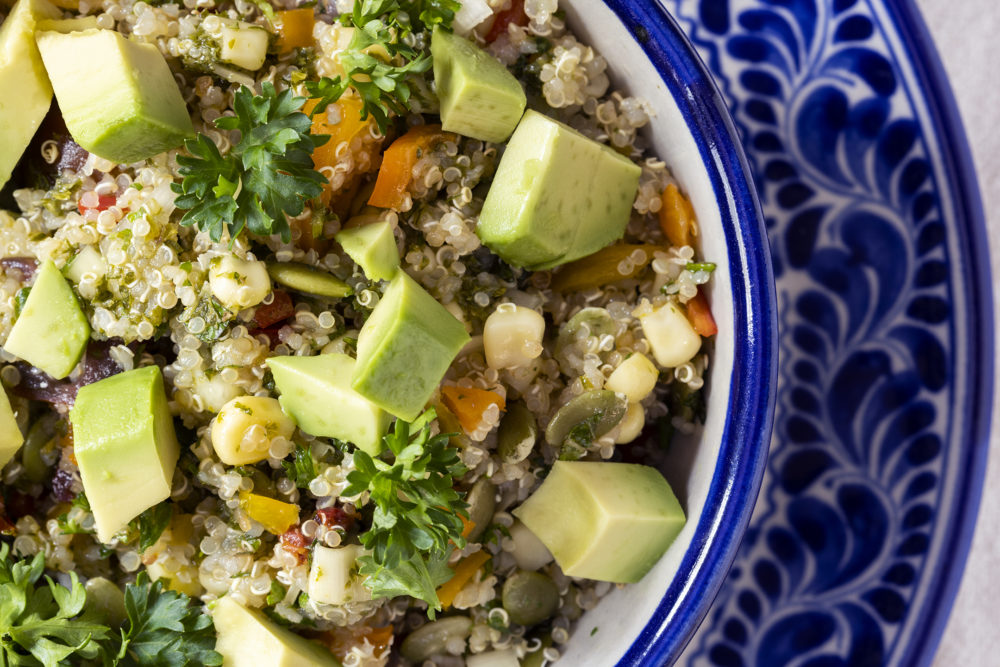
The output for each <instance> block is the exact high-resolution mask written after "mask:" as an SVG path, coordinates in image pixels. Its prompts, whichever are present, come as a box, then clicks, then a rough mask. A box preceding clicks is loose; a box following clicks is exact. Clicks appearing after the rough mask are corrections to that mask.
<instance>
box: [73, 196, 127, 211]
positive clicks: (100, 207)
mask: <svg viewBox="0 0 1000 667" xmlns="http://www.w3.org/2000/svg"><path fill="white" fill-rule="evenodd" d="M117 203H118V197H116V196H114V195H99V196H98V197H97V206H84V205H83V202H82V201H81V202H79V203H78V204H77V205H76V208H77V210H78V211H80V215H83V214H85V213H86V212H87V211H90V210H97V211H106V210H108V209H109V208H111V207H112V206H114V205H115V204H117Z"/></svg>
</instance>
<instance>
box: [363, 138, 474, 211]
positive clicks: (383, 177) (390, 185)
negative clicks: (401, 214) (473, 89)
mask: <svg viewBox="0 0 1000 667" xmlns="http://www.w3.org/2000/svg"><path fill="white" fill-rule="evenodd" d="M456 139H457V137H456V136H455V135H454V134H452V133H451V132H444V131H442V130H441V126H440V125H418V126H416V127H411V128H410V129H409V130H408V131H407V132H406V134H404V135H403V136H401V137H400V138H398V139H396V140H395V141H394V142H392V144H391V145H390V146H389V148H387V149H386V151H385V154H384V155H383V156H382V166H381V168H379V171H378V178H377V179H376V180H375V190H374V191H373V192H372V196H371V198H370V199H369V200H368V203H369V205H371V206H377V207H379V208H391V209H393V210H394V211H398V210H400V209H401V208H402V207H403V205H404V204H405V203H406V190H407V188H408V187H409V185H410V181H412V180H413V166H414V165H415V164H417V161H418V160H419V159H420V158H421V157H423V154H424V153H425V152H426V151H429V150H430V149H431V148H432V147H433V146H434V145H435V144H437V143H440V142H442V141H448V140H451V141H455V140H456Z"/></svg>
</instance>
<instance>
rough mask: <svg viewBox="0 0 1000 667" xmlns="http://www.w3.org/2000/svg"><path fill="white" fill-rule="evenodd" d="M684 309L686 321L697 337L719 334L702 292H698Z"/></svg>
mask: <svg viewBox="0 0 1000 667" xmlns="http://www.w3.org/2000/svg"><path fill="white" fill-rule="evenodd" d="M686 307H687V316H688V320H689V321H690V322H691V326H692V327H694V330H695V331H696V332H697V333H698V335H699V336H704V337H706V338H707V337H708V336H714V335H715V334H717V333H719V327H718V325H716V324H715V318H714V317H712V309H711V308H709V306H708V299H706V298H705V293H704V292H702V291H701V290H698V294H697V295H695V296H694V298H692V299H689V300H688V302H687V304H686Z"/></svg>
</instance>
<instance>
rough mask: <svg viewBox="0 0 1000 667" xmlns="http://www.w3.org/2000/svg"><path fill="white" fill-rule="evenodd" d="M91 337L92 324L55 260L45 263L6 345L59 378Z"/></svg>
mask: <svg viewBox="0 0 1000 667" xmlns="http://www.w3.org/2000/svg"><path fill="white" fill-rule="evenodd" d="M88 340H90V324H89V323H88V322H87V318H86V317H85V316H84V314H83V311H82V310H81V309H80V303H79V302H78V301H77V300H76V296H75V295H74V294H73V290H72V288H70V286H69V283H67V282H66V279H65V278H63V277H62V274H61V273H60V272H59V269H57V268H56V265H55V264H53V263H52V262H44V263H42V266H41V268H40V269H39V271H38V276H37V277H36V278H35V282H34V284H33V285H32V286H31V292H30V293H29V294H28V298H27V300H26V301H25V302H24V308H22V309H21V314H20V315H19V316H18V318H17V321H15V322H14V326H13V327H12V328H11V330H10V335H9V336H7V342H6V343H4V345H3V347H4V349H5V350H7V351H8V352H10V353H11V354H13V355H14V356H16V357H20V358H22V359H24V360H25V361H27V362H28V363H29V364H31V365H32V366H35V367H36V368H40V369H42V370H43V371H45V372H46V373H48V374H49V375H51V376H52V377H54V378H55V379H57V380H61V379H62V378H64V377H66V376H67V375H69V374H70V371H72V370H73V368H75V367H76V364H77V362H78V361H80V356H81V355H82V354H83V351H84V349H85V348H86V347H87V341H88Z"/></svg>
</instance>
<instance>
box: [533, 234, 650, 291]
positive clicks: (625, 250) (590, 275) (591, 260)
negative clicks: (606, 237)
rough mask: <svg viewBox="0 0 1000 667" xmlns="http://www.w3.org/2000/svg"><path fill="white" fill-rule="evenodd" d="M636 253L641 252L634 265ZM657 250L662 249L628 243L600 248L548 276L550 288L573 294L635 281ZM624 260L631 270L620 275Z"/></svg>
mask: <svg viewBox="0 0 1000 667" xmlns="http://www.w3.org/2000/svg"><path fill="white" fill-rule="evenodd" d="M636 250H641V251H642V252H643V259H642V261H639V262H636V261H635V260H634V259H632V255H633V253H635V251H636ZM657 250H665V248H662V247H660V246H656V245H635V244H629V243H622V244H619V245H611V246H608V247H607V248H602V249H601V250H598V251H597V252H595V253H594V254H593V255H588V256H587V257H584V258H582V259H578V260H576V261H575V262H570V263H569V264H566V265H565V266H563V267H562V268H561V269H559V271H557V272H556V274H555V275H553V276H552V284H551V287H552V289H553V290H555V291H556V292H577V291H579V290H586V289H593V288H595V287H604V286H605V285H611V284H613V283H616V282H618V281H620V280H626V279H628V278H635V277H636V276H637V275H639V274H640V273H641V272H642V270H643V269H645V268H646V267H647V266H649V263H650V262H652V261H653V253H654V252H656V251H657ZM626 259H628V260H630V261H631V263H632V268H631V269H630V270H628V271H626V272H625V273H622V272H621V270H620V267H621V263H622V262H623V261H624V260H626Z"/></svg>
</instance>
